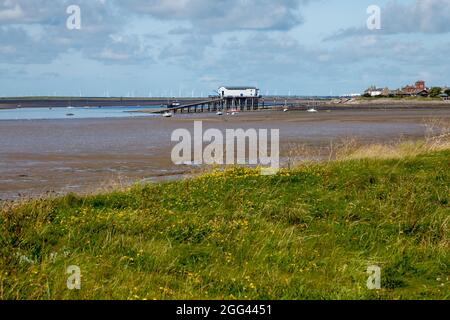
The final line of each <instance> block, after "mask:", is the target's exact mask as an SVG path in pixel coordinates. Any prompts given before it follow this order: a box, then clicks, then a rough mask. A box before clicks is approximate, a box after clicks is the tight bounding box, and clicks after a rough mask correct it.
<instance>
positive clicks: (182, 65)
mask: <svg viewBox="0 0 450 320" xmlns="http://www.w3.org/2000/svg"><path fill="white" fill-rule="evenodd" d="M70 6H78V8H79V10H80V11H79V13H80V14H79V16H76V15H75V16H74V15H73V13H74V11H71V10H69V12H68V8H69V7H70ZM370 6H377V7H379V8H380V15H379V17H380V19H379V21H380V24H379V28H375V29H374V28H368V26H367V21H368V20H370V21H369V22H373V21H378V20H373V17H372V14H373V12H368V8H369V7H370ZM78 17H79V19H78ZM77 23H79V24H77ZM74 26H75V28H74ZM449 52H450V0H127V1H124V0H121V1H120V0H68V1H67V0H56V1H55V0H0V96H3V97H4V96H38V95H39V96H48V95H50V96H53V95H58V96H61V95H74V96H78V95H82V96H117V97H128V96H134V97H138V96H139V97H156V96H173V97H178V96H196V97H197V96H201V95H202V96H207V95H210V94H214V93H215V92H216V91H217V88H218V87H219V86H222V85H226V86H257V87H258V88H260V90H261V93H262V94H263V95H266V94H269V95H275V94H276V95H288V94H291V95H345V94H351V93H361V92H363V91H364V90H365V89H366V88H367V87H369V86H371V85H376V86H378V87H383V88H384V87H390V88H392V89H396V88H399V87H401V86H404V85H407V84H412V83H414V82H415V81H417V80H425V81H426V82H427V85H428V86H444V85H448V86H450V63H449Z"/></svg>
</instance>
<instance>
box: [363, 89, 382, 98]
mask: <svg viewBox="0 0 450 320" xmlns="http://www.w3.org/2000/svg"><path fill="white" fill-rule="evenodd" d="M383 90H384V89H379V88H377V87H376V86H371V87H370V88H369V89H367V90H366V91H364V95H365V96H371V97H379V96H381V95H383Z"/></svg>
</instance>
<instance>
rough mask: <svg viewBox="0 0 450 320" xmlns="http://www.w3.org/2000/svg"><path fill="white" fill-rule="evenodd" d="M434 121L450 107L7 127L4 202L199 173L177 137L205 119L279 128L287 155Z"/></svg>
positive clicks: (414, 134) (1, 161) (415, 135)
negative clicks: (180, 154)
mask: <svg viewBox="0 0 450 320" xmlns="http://www.w3.org/2000/svg"><path fill="white" fill-rule="evenodd" d="M430 119H443V120H444V119H446V120H448V121H450V108H449V109H442V108H441V109H433V108H424V109H414V110H386V111H385V110H374V111H357V110H345V111H331V112H326V111H324V112H319V113H316V114H309V113H306V112H288V113H282V112H268V111H262V112H254V113H242V114H240V115H238V116H236V117H232V116H225V117H219V116H216V115H211V114H197V115H177V116H176V117H174V118H170V119H165V118H133V119H132V118H123V119H82V120H76V119H70V120H42V121H0V137H1V138H0V199H3V200H11V199H17V198H20V197H38V196H41V195H45V194H48V193H57V194H64V193H68V192H77V193H89V192H96V191H100V190H103V189H105V188H108V187H113V186H118V185H122V186H125V185H128V184H130V183H132V182H135V181H140V180H144V181H155V180H156V181H159V180H166V179H175V178H179V177H181V176H183V175H184V174H188V173H189V172H190V171H191V170H192V168H191V167H189V166H177V165H174V164H173V163H172V161H171V150H172V147H173V145H174V143H172V142H171V141H170V138H171V134H172V132H173V131H174V130H176V129H179V128H186V129H188V130H190V131H192V130H193V121H194V120H203V121H204V124H203V126H204V130H206V129H209V128H217V129H220V130H225V129H237V128H243V129H249V128H255V129H280V140H281V144H282V156H284V155H286V153H287V152H288V149H289V146H290V145H291V144H292V143H295V144H307V145H309V146H317V147H320V146H324V145H328V144H330V143H331V141H336V140H341V139H345V138H356V139H358V140H360V141H363V142H366V143H372V142H389V141H392V140H396V139H399V138H404V139H419V138H421V137H423V136H424V134H425V131H426V127H425V126H424V123H426V122H427V121H429V120H430Z"/></svg>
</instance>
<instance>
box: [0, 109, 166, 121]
mask: <svg viewBox="0 0 450 320" xmlns="http://www.w3.org/2000/svg"><path fill="white" fill-rule="evenodd" d="M152 108H161V107H159V106H158V107H151V106H150V107H85V108H83V107H74V108H18V109H6V110H1V109H0V120H54V119H98V118H131V117H148V116H152V115H151V114H147V113H139V112H134V111H141V110H149V109H152Z"/></svg>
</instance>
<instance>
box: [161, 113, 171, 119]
mask: <svg viewBox="0 0 450 320" xmlns="http://www.w3.org/2000/svg"><path fill="white" fill-rule="evenodd" d="M163 117H164V118H172V117H173V113H172V112H164V113H163Z"/></svg>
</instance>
